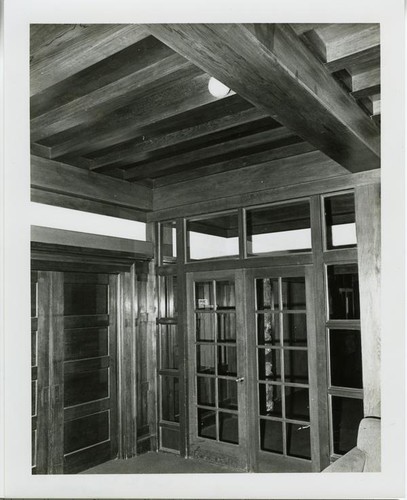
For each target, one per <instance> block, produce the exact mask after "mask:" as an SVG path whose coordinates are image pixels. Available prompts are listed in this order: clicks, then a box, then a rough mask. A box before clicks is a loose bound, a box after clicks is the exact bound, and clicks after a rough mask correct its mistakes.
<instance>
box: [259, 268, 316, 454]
mask: <svg viewBox="0 0 407 500" xmlns="http://www.w3.org/2000/svg"><path fill="white" fill-rule="evenodd" d="M256 281H257V280H255V290H256V294H255V299H256V303H255V313H256V314H255V317H256V332H257V335H256V351H257V356H256V358H257V360H256V362H257V387H258V393H257V396H258V418H259V420H260V422H261V421H264V422H266V421H270V422H272V421H274V422H280V423H281V426H282V450H281V453H280V452H279V451H277V450H275V451H270V450H266V449H265V447H262V435H261V433H262V426H261V425H259V428H258V432H259V443H260V449H261V451H262V452H266V453H271V454H273V453H276V454H278V455H283V456H288V457H291V456H295V455H293V454H291V455H290V454H289V453H288V446H287V434H288V431H287V425H288V424H294V425H299V426H302V427H303V428H307V427H309V426H310V419H309V417H308V419H306V418H304V419H295V418H290V417H289V416H287V410H286V409H287V397H286V390H285V389H286V388H291V387H292V388H304V389H307V390H308V408H309V383H307V384H306V383H298V382H297V383H294V382H289V381H286V367H285V355H284V354H285V353H289V352H308V348H307V346H290V345H289V346H287V345H285V343H284V330H283V326H284V325H283V318H284V317H285V315H287V314H295V313H296V314H306V308H305V307H304V308H295V307H287V302H288V301H287V300H286V301H284V297H283V278H282V277H278V278H273V281H274V282H277V283H278V293H277V307H276V302H274V305H273V300H270V307H258V306H259V303H258V302H259V296H258V293H257V287H256ZM304 284H305V279H304ZM304 306H305V304H304ZM265 314H271V315H273V316H276V317H278V320H277V325H278V337H277V338H276V339H275V341H274V343H269V342H267V341H266V340H265V339H264V340H263V344H262V343H260V341H259V331H258V326H259V322H258V318H259V316H264V315H265ZM264 323H265V321H263V325H264ZM262 336H263V338H264V337H265V336H264V335H262ZM267 350H270V351H276V352H279V354H280V356H279V361H280V375H279V378H280V380H272V381H270V380H267V379H266V380H262V379H261V378H260V363H259V354H260V353H261V351H267ZM307 366H308V363H307ZM308 376H309V375H308V369H307V378H308ZM308 380H309V379H308ZM261 386H264V388H267V387H269V386H274V387H280V393H281V417H280V416H272V415H262V414H261V411H260V394H259V390H260V387H261ZM305 460H311V457H309V458H305Z"/></svg>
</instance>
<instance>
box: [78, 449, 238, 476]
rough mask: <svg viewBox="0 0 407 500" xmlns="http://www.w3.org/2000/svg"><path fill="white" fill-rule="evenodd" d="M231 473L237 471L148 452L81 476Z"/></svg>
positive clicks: (106, 465)
mask: <svg viewBox="0 0 407 500" xmlns="http://www.w3.org/2000/svg"><path fill="white" fill-rule="evenodd" d="M205 472H206V473H210V474H214V473H223V474H225V473H226V474H227V473H231V472H236V471H235V470H232V469H229V468H227V467H223V466H220V465H214V464H210V463H207V462H204V461H202V460H195V459H192V458H189V459H185V458H181V457H180V456H178V455H174V454H172V453H163V452H161V453H155V452H152V451H150V452H148V453H144V454H143V455H140V456H138V457H134V458H130V459H128V460H119V459H116V460H110V461H109V462H105V463H104V464H100V465H97V466H96V467H92V468H91V469H88V470H85V471H83V472H81V474H174V473H178V474H180V473H181V474H182V473H184V474H188V473H192V474H194V473H205Z"/></svg>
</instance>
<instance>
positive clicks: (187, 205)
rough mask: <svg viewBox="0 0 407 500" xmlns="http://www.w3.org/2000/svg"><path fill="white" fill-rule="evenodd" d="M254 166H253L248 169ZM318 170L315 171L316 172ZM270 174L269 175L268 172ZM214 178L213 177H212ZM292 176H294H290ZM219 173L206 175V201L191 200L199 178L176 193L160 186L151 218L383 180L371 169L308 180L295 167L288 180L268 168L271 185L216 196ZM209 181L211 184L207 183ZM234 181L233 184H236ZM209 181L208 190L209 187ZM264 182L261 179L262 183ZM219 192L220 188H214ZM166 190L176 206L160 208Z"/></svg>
mask: <svg viewBox="0 0 407 500" xmlns="http://www.w3.org/2000/svg"><path fill="white" fill-rule="evenodd" d="M248 170H250V169H248ZM314 173H315V172H314ZM266 174H267V175H266ZM229 177H230V178H231V183H232V181H233V183H234V182H239V177H238V176H236V178H235V177H233V178H232V176H231V175H230V173H229ZM210 179H212V180H211V181H210ZM289 179H290V180H289ZM216 180H217V176H211V177H208V178H206V179H205V183H204V184H202V186H201V195H200V196H201V197H202V198H205V200H204V201H199V202H196V201H195V202H194V201H190V196H189V191H188V190H189V186H192V187H193V189H198V185H199V182H194V183H193V184H189V183H183V184H180V185H179V187H180V188H181V187H182V186H183V187H184V189H185V193H183V192H182V190H181V191H180V192H177V196H174V197H172V194H171V193H172V192H173V191H174V190H173V186H165V187H163V188H162V190H161V188H160V189H156V190H155V193H156V194H157V198H156V200H155V208H154V212H151V213H150V214H149V215H148V220H149V221H162V220H171V219H173V218H177V217H187V216H192V215H200V214H205V213H211V212H215V211H220V210H229V209H233V208H239V207H242V206H244V207H250V206H255V205H261V204H267V203H276V202H282V201H287V200H290V199H295V198H301V197H304V196H312V195H314V194H323V193H329V192H333V191H339V190H344V189H352V188H354V187H356V186H362V185H366V184H378V183H379V182H380V170H371V171H369V172H362V173H359V174H346V175H334V176H332V177H329V176H326V172H325V173H324V172H320V175H319V176H318V175H316V177H315V178H314V179H312V180H309V181H307V182H304V180H303V179H302V178H301V177H299V176H297V175H296V171H295V169H294V168H293V169H292V170H291V173H290V177H289V178H286V181H284V182H282V184H283V185H281V180H282V179H279V178H278V176H276V177H275V176H274V172H273V173H272V170H270V171H269V172H265V176H264V183H265V184H267V185H268V189H264V190H261V191H260V190H259V191H252V190H251V189H252V188H251V186H250V183H249V184H247V185H246V191H244V189H245V188H244V185H243V184H242V185H241V186H240V189H241V190H242V191H244V192H243V193H241V194H235V195H229V190H228V189H226V191H225V192H224V194H223V197H220V198H216V199H212V191H213V190H212V189H209V187H210V186H211V182H212V187H213V188H214V187H215V186H216ZM206 183H207V184H206ZM233 183H232V184H231V185H232V186H233ZM205 185H207V187H208V190H206V189H205ZM260 185H261V183H260ZM214 192H215V193H216V191H215V190H214ZM165 193H167V194H168V197H169V200H168V202H169V203H170V204H173V205H174V206H171V207H166V208H160V203H165V204H167V202H166V201H165V200H164V199H163V198H162V197H163V196H164V195H165Z"/></svg>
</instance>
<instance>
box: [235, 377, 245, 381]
mask: <svg viewBox="0 0 407 500" xmlns="http://www.w3.org/2000/svg"><path fill="white" fill-rule="evenodd" d="M236 382H244V377H238V378H237V379H236Z"/></svg>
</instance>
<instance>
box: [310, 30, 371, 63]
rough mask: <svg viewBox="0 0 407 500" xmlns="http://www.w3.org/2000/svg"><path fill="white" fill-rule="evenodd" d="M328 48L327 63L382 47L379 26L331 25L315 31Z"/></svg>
mask: <svg viewBox="0 0 407 500" xmlns="http://www.w3.org/2000/svg"><path fill="white" fill-rule="evenodd" d="M315 31H316V33H317V35H318V36H319V37H320V38H321V40H322V42H323V43H324V44H325V47H326V61H325V62H326V63H328V64H330V63H332V62H333V61H338V60H341V59H344V58H346V57H350V56H352V55H353V54H356V53H358V52H362V51H366V50H368V49H371V48H373V47H377V46H379V45H380V25H379V24H360V23H357V24H352V23H348V24H331V25H328V26H322V27H321V28H318V29H316V30H315Z"/></svg>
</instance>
